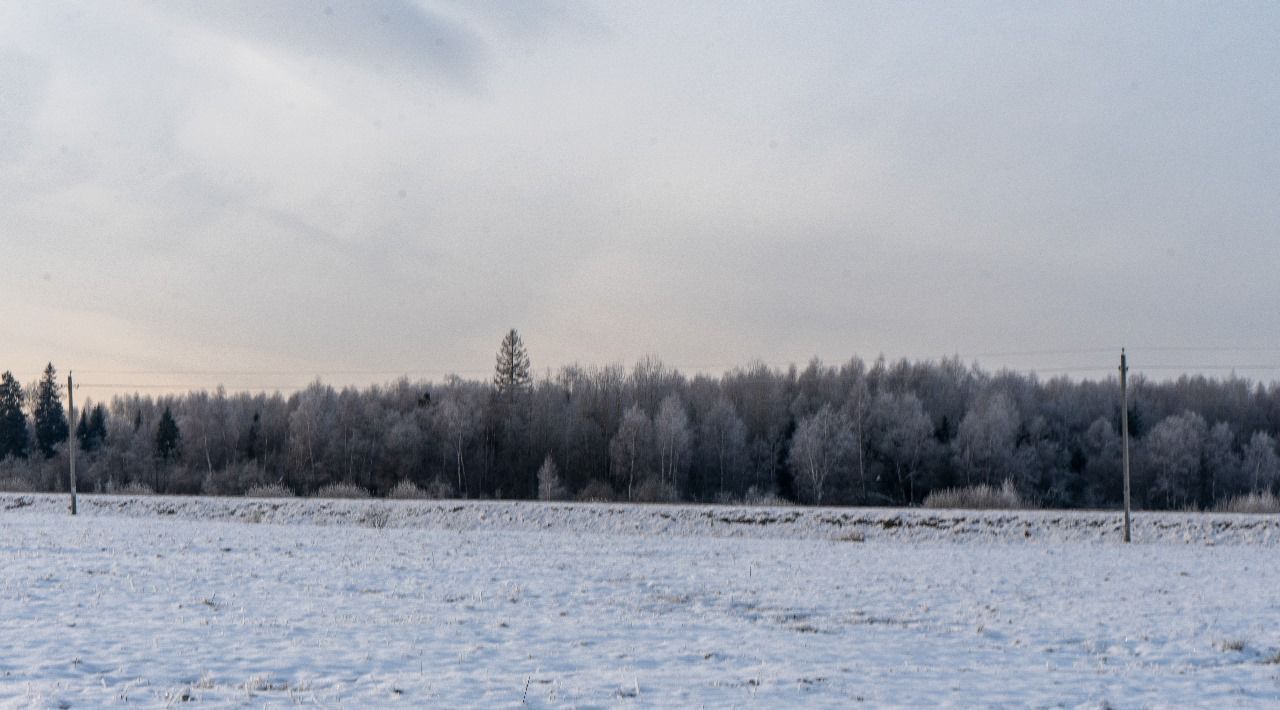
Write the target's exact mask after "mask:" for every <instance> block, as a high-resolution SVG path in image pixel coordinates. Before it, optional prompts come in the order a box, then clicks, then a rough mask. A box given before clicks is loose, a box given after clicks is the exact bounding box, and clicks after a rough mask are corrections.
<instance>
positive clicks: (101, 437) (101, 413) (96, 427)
mask: <svg viewBox="0 0 1280 710" xmlns="http://www.w3.org/2000/svg"><path fill="white" fill-rule="evenodd" d="M89 441H90V442H91V443H92V444H93V448H94V449H97V448H98V447H100V446H102V445H103V444H104V443H105V442H106V441H107V408H106V407H104V406H102V405H101V404H95V405H93V413H92V414H90V415H89Z"/></svg>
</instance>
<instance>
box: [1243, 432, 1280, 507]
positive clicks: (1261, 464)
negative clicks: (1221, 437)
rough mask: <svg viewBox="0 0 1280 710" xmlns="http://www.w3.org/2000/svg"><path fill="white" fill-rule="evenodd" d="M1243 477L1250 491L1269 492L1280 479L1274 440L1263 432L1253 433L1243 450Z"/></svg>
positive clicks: (1279, 464)
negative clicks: (1245, 478) (1246, 479)
mask: <svg viewBox="0 0 1280 710" xmlns="http://www.w3.org/2000/svg"><path fill="white" fill-rule="evenodd" d="M1242 468H1243V472H1244V475H1245V476H1246V477H1247V478H1248V480H1249V486H1250V491H1251V492H1253V493H1258V492H1260V491H1267V490H1271V488H1272V487H1273V486H1274V485H1275V484H1276V480H1277V479H1280V457H1278V456H1276V440H1275V439H1274V438H1272V436H1271V435H1270V434H1268V433H1266V432H1265V431H1255V432H1254V433H1253V436H1252V437H1250V439H1249V443H1248V445H1247V446H1245V449H1244V464H1243V466H1242Z"/></svg>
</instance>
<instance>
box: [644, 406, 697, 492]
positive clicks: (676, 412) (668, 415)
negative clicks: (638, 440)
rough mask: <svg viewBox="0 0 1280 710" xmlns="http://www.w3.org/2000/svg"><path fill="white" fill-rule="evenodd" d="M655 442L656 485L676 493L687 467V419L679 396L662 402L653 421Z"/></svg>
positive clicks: (687, 416) (688, 436)
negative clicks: (656, 462)
mask: <svg viewBox="0 0 1280 710" xmlns="http://www.w3.org/2000/svg"><path fill="white" fill-rule="evenodd" d="M653 435H654V441H655V443H656V444H657V447H658V482H659V483H661V484H663V485H666V486H670V487H671V488H672V489H673V490H676V491H678V490H679V489H680V487H681V483H682V479H683V475H684V471H685V469H686V468H687V467H688V465H689V441H690V435H689V415H688V414H686V413H685V409H684V404H683V403H682V402H681V401H680V397H679V395H676V394H674V393H672V394H669V395H667V396H666V397H664V398H663V399H662V404H661V405H659V406H658V413H657V414H656V415H655V416H654V418H653Z"/></svg>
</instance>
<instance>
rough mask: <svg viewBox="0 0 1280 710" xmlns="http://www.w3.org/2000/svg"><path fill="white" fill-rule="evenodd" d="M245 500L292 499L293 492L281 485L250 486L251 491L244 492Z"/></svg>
mask: <svg viewBox="0 0 1280 710" xmlns="http://www.w3.org/2000/svg"><path fill="white" fill-rule="evenodd" d="M244 497H245V498H292V497H293V491H292V490H290V489H289V488H287V487H286V486H285V485H284V484H281V483H268V484H265V485H259V486H250V487H249V490H247V491H245V492H244Z"/></svg>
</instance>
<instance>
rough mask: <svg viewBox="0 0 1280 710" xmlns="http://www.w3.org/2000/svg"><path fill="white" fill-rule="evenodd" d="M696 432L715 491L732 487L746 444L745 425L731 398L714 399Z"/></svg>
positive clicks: (718, 491) (719, 492) (735, 480)
mask: <svg viewBox="0 0 1280 710" xmlns="http://www.w3.org/2000/svg"><path fill="white" fill-rule="evenodd" d="M699 434H700V443H701V450H702V459H703V462H704V466H705V467H706V468H707V469H709V473H711V474H712V475H713V476H714V477H715V478H716V479H717V480H718V482H719V483H718V487H717V489H716V492H717V494H719V495H724V494H725V493H727V492H728V490H729V489H728V486H730V485H733V486H734V488H735V489H736V488H737V486H736V483H737V482H738V480H737V479H738V474H739V472H740V471H741V468H742V461H743V457H744V455H745V453H746V448H747V429H746V426H745V425H744V424H743V422H742V417H740V416H738V411H737V409H736V408H735V407H734V406H733V402H730V401H729V400H728V399H727V398H725V397H723V396H722V397H719V398H718V399H716V401H715V403H714V404H712V405H711V410H710V411H709V412H707V414H706V415H705V416H704V417H703V420H702V425H701V427H700V430H699ZM705 492H706V491H705V490H704V493H705Z"/></svg>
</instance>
